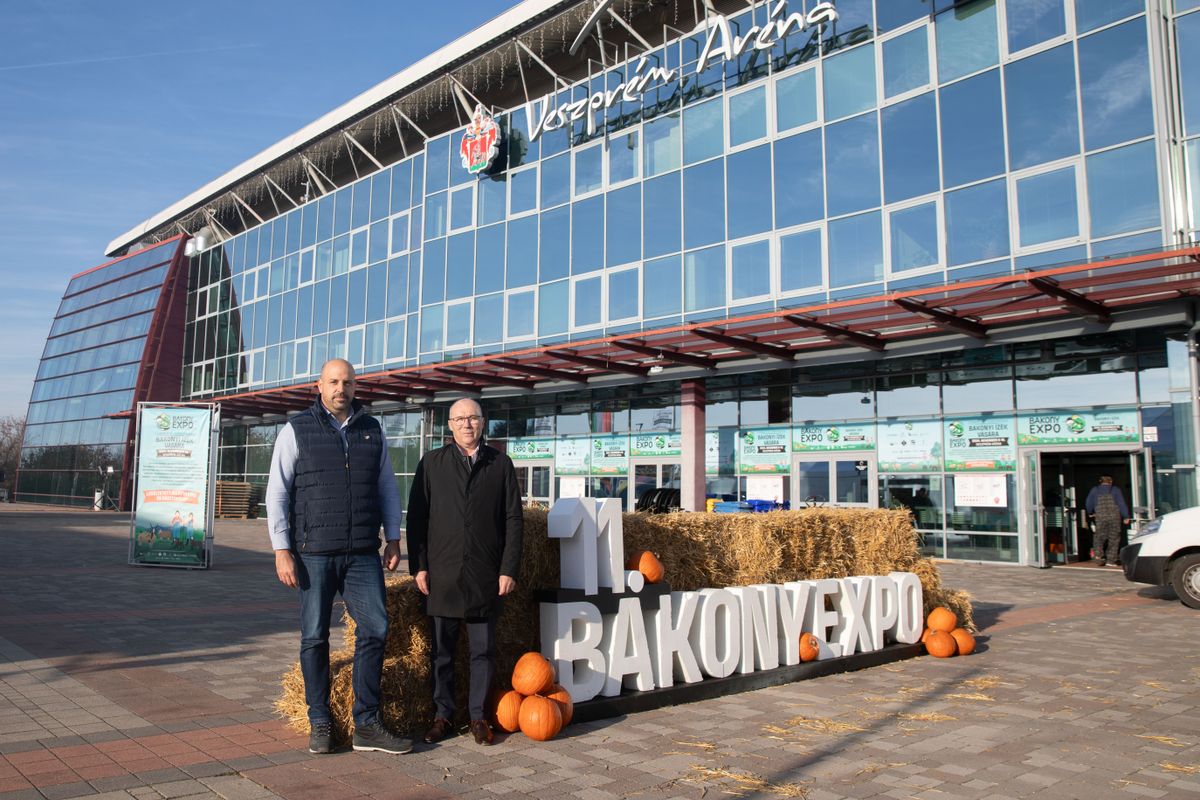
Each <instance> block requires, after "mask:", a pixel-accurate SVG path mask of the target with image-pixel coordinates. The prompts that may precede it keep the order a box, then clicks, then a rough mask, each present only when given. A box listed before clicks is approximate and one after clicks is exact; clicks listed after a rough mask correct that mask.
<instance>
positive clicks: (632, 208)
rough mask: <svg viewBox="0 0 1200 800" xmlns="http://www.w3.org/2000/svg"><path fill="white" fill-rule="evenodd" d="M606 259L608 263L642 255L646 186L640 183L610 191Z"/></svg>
mask: <svg viewBox="0 0 1200 800" xmlns="http://www.w3.org/2000/svg"><path fill="white" fill-rule="evenodd" d="M605 203H606V206H607V208H606V211H607V214H606V216H605V225H606V226H607V231H606V235H605V240H606V244H607V246H606V248H605V260H606V261H607V263H608V266H610V267H611V266H616V265H618V264H627V263H629V262H630V261H637V260H638V259H639V258H641V257H642V187H641V186H640V185H638V184H634V185H632V186H626V187H625V188H623V189H617V190H616V191H612V192H608V193H607V194H606V195H605Z"/></svg>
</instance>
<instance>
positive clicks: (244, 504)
mask: <svg viewBox="0 0 1200 800" xmlns="http://www.w3.org/2000/svg"><path fill="white" fill-rule="evenodd" d="M253 495H254V487H253V486H251V485H250V484H248V483H240V482H238V481H217V510H216V517H217V519H249V518H250V502H251V500H252V499H253Z"/></svg>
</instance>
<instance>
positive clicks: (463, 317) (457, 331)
mask: <svg viewBox="0 0 1200 800" xmlns="http://www.w3.org/2000/svg"><path fill="white" fill-rule="evenodd" d="M470 344H471V303H455V304H454V305H448V306H446V347H468V346H470Z"/></svg>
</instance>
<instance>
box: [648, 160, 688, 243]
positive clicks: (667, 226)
mask: <svg viewBox="0 0 1200 800" xmlns="http://www.w3.org/2000/svg"><path fill="white" fill-rule="evenodd" d="M679 183H680V179H679V173H678V172H672V173H670V174H667V175H661V176H659V177H657V178H652V179H651V180H648V181H646V182H645V183H644V184H643V185H642V186H643V191H644V195H643V201H642V230H643V236H644V239H645V255H646V257H647V258H653V257H654V256H660V255H665V254H666V253H672V252H677V251H678V250H679V244H680V238H681V236H682V220H681V219H680V216H681V214H680V210H681V208H680V207H681V205H682V204H681V203H680V202H679Z"/></svg>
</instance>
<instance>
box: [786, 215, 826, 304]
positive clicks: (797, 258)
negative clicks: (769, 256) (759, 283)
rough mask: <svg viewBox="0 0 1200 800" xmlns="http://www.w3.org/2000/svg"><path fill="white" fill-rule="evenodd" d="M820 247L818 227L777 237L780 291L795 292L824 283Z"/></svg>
mask: <svg viewBox="0 0 1200 800" xmlns="http://www.w3.org/2000/svg"><path fill="white" fill-rule="evenodd" d="M821 249H822V248H821V230H820V229H819V228H814V229H813V230H808V231H800V232H798V233H790V234H787V235H784V236H781V237H779V290H780V291H781V292H795V291H799V290H802V289H809V288H816V287H820V286H823V285H824V283H825V279H824V273H823V270H822V261H821Z"/></svg>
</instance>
